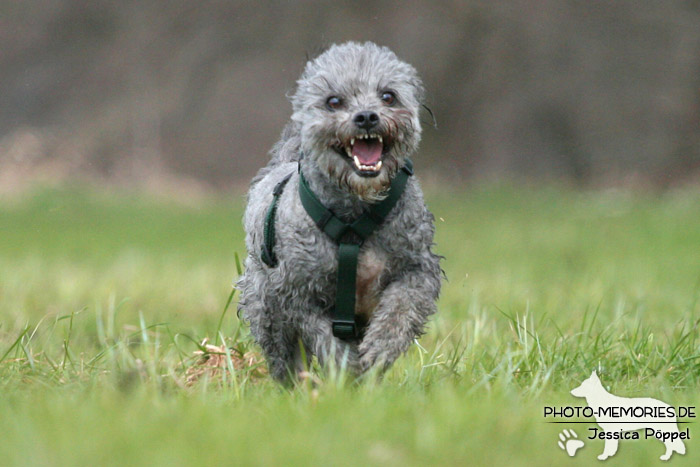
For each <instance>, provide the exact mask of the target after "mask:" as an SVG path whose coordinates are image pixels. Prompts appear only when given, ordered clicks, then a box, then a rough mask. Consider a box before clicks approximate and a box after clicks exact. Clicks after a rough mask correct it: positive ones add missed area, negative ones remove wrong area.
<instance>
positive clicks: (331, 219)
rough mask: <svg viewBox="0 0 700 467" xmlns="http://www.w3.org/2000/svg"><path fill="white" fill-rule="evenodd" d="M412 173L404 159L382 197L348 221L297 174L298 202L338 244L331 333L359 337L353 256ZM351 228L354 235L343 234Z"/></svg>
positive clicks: (398, 195) (398, 194) (355, 257)
mask: <svg viewBox="0 0 700 467" xmlns="http://www.w3.org/2000/svg"><path fill="white" fill-rule="evenodd" d="M411 175H413V165H412V164H411V161H410V160H406V165H404V167H402V168H401V170H400V171H399V172H398V173H397V174H396V175H395V176H394V179H393V180H392V181H391V187H390V188H389V193H388V194H387V196H386V198H384V199H383V200H382V201H380V202H379V203H375V204H372V205H370V206H369V209H368V210H367V211H365V212H364V213H363V214H362V215H361V216H360V217H359V218H357V219H356V220H355V221H354V222H352V223H351V224H346V223H345V222H343V221H342V220H340V219H339V218H338V217H337V216H336V215H335V214H334V213H333V211H331V210H330V209H328V208H326V207H325V206H324V205H323V203H321V201H320V200H319V199H318V198H317V197H316V195H315V194H314V192H313V191H311V188H310V187H309V184H308V182H307V181H306V179H305V178H304V175H303V174H302V173H300V174H299V197H300V199H301V204H302V205H303V206H304V209H305V210H306V212H307V213H308V214H309V217H311V219H312V220H313V221H314V222H315V223H316V225H317V226H318V228H319V229H321V230H322V231H323V232H324V233H325V234H326V235H328V236H329V237H330V238H331V239H333V241H334V242H336V243H337V244H338V274H337V285H336V299H335V308H334V309H333V311H332V315H331V316H332V319H333V335H334V336H336V337H338V338H341V339H353V338H357V337H359V332H358V331H359V330H358V326H357V324H356V322H355V293H356V280H357V259H358V256H359V254H360V247H361V246H362V244H363V243H364V242H365V240H367V239H368V238H369V237H370V236H371V235H372V234H373V233H374V231H376V230H377V229H378V228H379V227H380V226H381V224H382V223H383V222H384V219H385V218H386V216H387V215H388V214H389V213H390V212H391V210H392V209H393V208H394V206H395V205H396V203H397V202H398V201H399V199H400V198H401V195H402V194H403V192H404V190H405V188H406V183H407V182H408V177H410V176H411ZM349 232H354V233H355V234H356V235H357V236H358V237H359V239H358V238H354V237H353V236H351V235H346V234H348V233H349Z"/></svg>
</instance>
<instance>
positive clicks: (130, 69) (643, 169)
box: [0, 0, 700, 189]
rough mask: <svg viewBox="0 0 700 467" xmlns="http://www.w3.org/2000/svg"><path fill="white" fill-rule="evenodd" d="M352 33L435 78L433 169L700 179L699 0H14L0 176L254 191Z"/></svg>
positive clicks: (611, 179) (5, 22)
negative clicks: (306, 84)
mask: <svg viewBox="0 0 700 467" xmlns="http://www.w3.org/2000/svg"><path fill="white" fill-rule="evenodd" d="M346 40H359V41H364V40H371V41H375V42H377V43H379V44H383V45H387V46H389V47H390V48H391V49H393V50H394V51H395V52H396V53H397V54H398V55H399V57H401V58H402V59H404V60H406V61H408V62H410V63H411V64H413V65H414V66H415V67H416V68H417V69H418V71H419V73H420V74H421V75H422V77H423V79H424V81H425V85H426V88H427V90H428V100H427V105H428V106H429V107H430V109H431V110H432V112H433V113H434V115H435V118H436V120H437V127H433V125H432V118H431V116H430V114H428V113H427V112H426V114H425V116H424V118H423V120H424V122H425V125H424V128H425V131H424V139H423V144H422V151H421V156H420V160H422V163H421V165H422V167H421V171H423V170H425V171H428V170H432V171H433V172H434V174H435V176H436V177H437V176H439V177H444V176H448V177H450V178H451V179H452V180H455V181H464V180H470V179H477V180H478V179H487V180H492V179H501V180H511V179H518V180H531V181H535V182H539V181H550V180H558V181H564V182H566V183H572V184H580V185H584V186H590V185H594V186H601V185H602V186H606V185H613V184H628V183H643V184H645V185H649V186H657V187H662V188H663V187H667V186H673V185H677V184H680V183H686V182H688V181H693V180H695V181H697V180H698V179H700V1H698V0H668V1H660V0H659V1H653V0H644V1H641V0H617V1H614V2H610V1H603V0H600V1H598V0H540V1H537V2H533V1H524V0H492V1H439V0H438V1H430V2H427V1H425V2H411V1H406V2H384V1H378V0H377V1H372V2H358V1H335V2H311V1H298V2H293V1H270V2H260V1H252V2H247V1H206V0H200V1H158V0H139V1H129V0H122V1H119V2H117V1H108V0H90V1H87V0H85V1H83V0H22V1H11V0H0V186H2V187H3V188H4V189H12V188H13V187H18V186H23V185H25V184H26V183H34V182H35V181H36V180H43V181H59V182H60V181H73V180H88V181H90V180H92V181H97V182H100V183H104V182H108V183H115V184H136V185H139V184H140V185H148V186H158V184H159V183H160V184H163V185H164V186H165V185H167V186H173V185H174V186H183V187H184V186H188V184H189V185H201V186H209V187H214V188H217V189H231V188H235V187H237V186H239V187H244V186H245V185H246V184H247V182H248V180H249V179H250V177H251V176H252V175H253V174H254V173H255V171H256V170H257V169H258V168H259V167H261V166H262V165H264V164H265V162H266V161H267V158H268V155H267V152H268V150H269V148H270V147H271V146H272V144H273V143H274V142H275V141H276V139H277V138H278V135H279V133H280V131H281V130H282V127H283V126H284V124H285V122H286V121H287V119H288V118H289V115H290V113H291V106H290V104H289V102H288V100H287V99H286V94H288V93H290V92H292V91H293V89H294V86H295V80H296V78H297V77H298V76H299V74H300V72H301V70H302V69H303V66H304V63H305V61H306V59H307V57H313V56H314V55H316V54H317V53H319V52H320V51H321V50H323V48H324V47H325V46H328V45H329V44H331V43H334V42H341V41H346Z"/></svg>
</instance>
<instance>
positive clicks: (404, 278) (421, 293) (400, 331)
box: [359, 254, 440, 371]
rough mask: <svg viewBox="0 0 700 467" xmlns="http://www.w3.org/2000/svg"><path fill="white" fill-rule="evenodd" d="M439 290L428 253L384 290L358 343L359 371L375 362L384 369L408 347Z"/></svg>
mask: <svg viewBox="0 0 700 467" xmlns="http://www.w3.org/2000/svg"><path fill="white" fill-rule="evenodd" d="M439 291H440V266H439V264H438V258H437V257H436V256H434V255H432V254H429V255H427V257H426V262H425V263H423V264H420V265H415V266H414V267H411V268H409V269H407V270H404V272H403V273H402V274H401V275H400V276H399V277H398V278H397V279H396V280H394V281H393V282H391V283H390V284H389V285H388V286H387V287H386V288H385V289H384V291H383V292H382V294H381V297H380V299H379V303H378V305H377V308H376V309H375V310H374V312H373V314H372V317H371V318H370V322H369V326H368V328H367V331H366V333H365V337H364V339H363V340H362V342H361V343H360V346H359V351H360V365H361V367H362V370H363V371H366V370H368V369H369V368H371V367H373V366H375V365H377V366H379V367H380V368H381V369H385V368H387V367H388V366H389V365H391V364H392V363H393V362H394V360H396V359H397V358H398V357H399V356H400V355H401V354H402V353H403V352H405V351H406V350H407V349H408V347H409V346H410V345H411V342H412V341H413V339H414V338H416V337H417V336H419V335H421V334H422V333H423V327H424V325H425V323H426V321H427V320H428V317H429V316H430V315H432V314H433V313H434V312H435V310H436V306H435V300H437V296H438V293H439Z"/></svg>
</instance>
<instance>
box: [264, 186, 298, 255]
mask: <svg viewBox="0 0 700 467" xmlns="http://www.w3.org/2000/svg"><path fill="white" fill-rule="evenodd" d="M291 176H292V174H291V173H290V174H289V175H287V176H286V177H284V178H283V179H282V180H281V181H280V182H279V183H278V184H277V185H275V188H274V190H272V204H270V207H269V208H268V209H267V215H266V216H265V228H264V230H263V234H264V237H265V238H264V242H263V246H262V251H261V252H260V259H262V260H263V263H265V264H267V265H268V266H269V267H271V268H274V267H275V266H277V255H275V250H274V248H275V214H276V213H277V203H278V202H279V199H280V196H281V195H282V191H283V190H284V186H285V185H286V184H287V182H288V181H289V179H290V178H291Z"/></svg>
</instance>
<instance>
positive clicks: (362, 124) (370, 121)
mask: <svg viewBox="0 0 700 467" xmlns="http://www.w3.org/2000/svg"><path fill="white" fill-rule="evenodd" d="M352 121H353V122H355V125H357V126H358V128H362V129H363V130H371V129H372V128H374V127H375V126H377V124H378V123H379V115H377V114H376V112H370V111H368V110H365V111H363V112H357V113H356V114H355V116H354V117H353V118H352Z"/></svg>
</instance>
